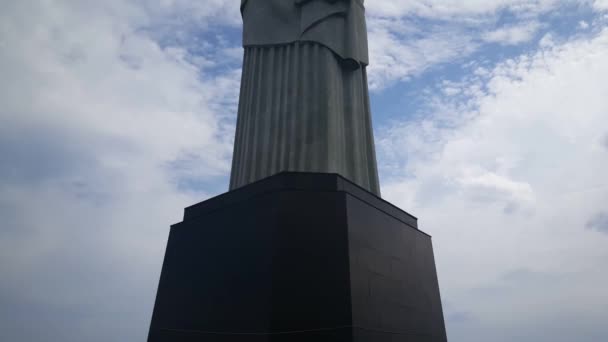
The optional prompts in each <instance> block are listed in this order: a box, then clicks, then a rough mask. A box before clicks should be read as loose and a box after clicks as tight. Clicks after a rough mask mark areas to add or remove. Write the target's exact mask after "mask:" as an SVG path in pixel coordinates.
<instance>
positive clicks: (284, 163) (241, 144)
mask: <svg viewBox="0 0 608 342" xmlns="http://www.w3.org/2000/svg"><path fill="white" fill-rule="evenodd" d="M366 82H367V76H366V70H365V69H364V68H360V69H358V70H350V69H347V68H345V67H343V66H342V64H341V63H340V61H339V59H338V58H337V57H336V56H335V55H334V54H333V53H332V52H331V51H330V50H329V49H327V48H325V47H323V46H321V45H319V44H314V43H294V44H288V45H284V46H276V47H248V48H246V49H245V55H244V62H243V76H242V84H241V95H240V102H239V109H238V110H239V114H238V119H237V129H236V136H235V147H234V157H233V158H234V159H233V163H232V174H231V177H230V188H231V189H236V188H239V187H241V186H244V185H247V184H249V183H251V182H254V181H257V180H259V179H262V178H265V177H268V176H271V175H273V174H276V173H278V172H281V171H301V172H328V173H339V174H341V175H342V176H344V177H346V178H348V179H350V180H351V181H353V182H355V183H357V184H359V185H360V186H362V187H364V188H366V189H368V190H370V191H372V192H374V193H376V194H379V187H378V176H377V167H376V156H375V150H374V142H373V132H372V127H371V113H370V104H369V95H368V90H367V84H366Z"/></svg>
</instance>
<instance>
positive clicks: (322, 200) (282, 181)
mask: <svg viewBox="0 0 608 342" xmlns="http://www.w3.org/2000/svg"><path fill="white" fill-rule="evenodd" d="M359 190H361V189H360V188H358V187H357V186H355V185H353V184H352V183H349V182H348V181H346V180H344V179H342V178H341V177H339V176H337V175H331V174H330V175H328V174H319V175H317V174H301V173H284V174H280V175H277V176H274V177H271V178H268V179H266V180H263V181H260V182H257V183H254V184H251V185H249V186H247V187H244V188H241V189H239V190H236V191H233V192H230V193H227V194H224V195H222V196H218V197H216V198H214V199H211V200H208V201H206V202H203V203H199V204H197V205H195V206H192V207H189V208H187V209H186V211H185V215H184V221H183V222H182V223H179V224H176V225H174V226H173V227H172V228H171V233H170V236H169V241H168V244H167V251H166V254H165V260H164V264H163V270H162V273H161V279H160V284H159V288H158V294H157V299H156V305H155V309H154V314H153V318H152V324H151V328H150V335H149V339H148V340H149V341H151V342H169V341H170V342H189V341H207V342H223V341H230V342H232V341H247V342H258V341H259V342H266V341H281V342H282V341H285V342H287V341H289V342H294V341H375V342H377V341H433V342H439V341H441V342H443V341H446V338H445V327H444V322H443V314H442V311H441V300H440V297H439V287H438V284H437V276H436V271H435V263H434V259H433V250H432V245H431V238H430V237H429V236H428V235H426V234H424V233H422V232H420V231H419V230H418V229H417V228H416V227H417V225H416V224H411V223H412V222H410V221H408V220H414V223H415V218H414V217H413V216H411V215H409V214H407V213H405V212H402V211H401V213H400V214H396V213H392V214H391V213H390V212H391V211H395V210H399V209H398V208H396V207H394V206H392V205H390V204H386V203H385V202H383V201H382V200H380V199H378V198H377V197H375V196H373V195H371V194H369V193H367V194H357V191H359Z"/></svg>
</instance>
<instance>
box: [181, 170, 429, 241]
mask: <svg viewBox="0 0 608 342" xmlns="http://www.w3.org/2000/svg"><path fill="white" fill-rule="evenodd" d="M285 191H289V192H294V191H308V192H343V193H345V194H346V195H348V196H352V197H354V198H356V199H358V200H360V201H363V202H365V203H367V204H369V205H371V206H373V207H375V208H376V209H378V210H380V211H382V212H384V213H386V214H388V215H390V216H392V217H394V218H395V219H397V220H399V221H401V222H403V223H405V224H406V225H407V226H409V227H411V228H413V229H416V230H418V219H417V218H416V217H415V216H413V215H411V214H408V213H407V212H405V211H403V210H401V209H399V208H398V207H396V206H394V205H393V204H391V203H389V202H387V201H385V200H383V199H382V198H380V197H378V196H376V195H374V194H372V193H371V192H369V191H367V190H365V189H363V188H361V187H359V186H358V185H356V184H354V183H353V182H351V181H349V180H347V179H346V178H344V177H342V176H340V175H338V174H334V173H303V172H282V173H278V174H276V175H273V176H270V177H268V178H265V179H262V180H260V181H257V182H255V183H252V184H249V185H246V186H244V187H241V188H238V189H235V190H233V191H230V192H227V193H224V194H221V195H219V196H216V197H213V198H211V199H208V200H206V201H203V202H200V203H198V204H195V205H192V206H190V207H187V208H186V209H185V210H184V221H187V220H190V219H193V218H195V217H198V216H201V215H204V214H208V213H209V212H212V211H215V210H224V209H226V208H227V207H230V206H232V205H237V204H239V203H240V202H243V201H250V200H255V198H258V197H261V196H265V195H267V194H270V193H277V192H285Z"/></svg>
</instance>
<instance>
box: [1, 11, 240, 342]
mask: <svg viewBox="0 0 608 342" xmlns="http://www.w3.org/2000/svg"><path fill="white" fill-rule="evenodd" d="M216 3H217V4H216V5H217V6H216V7H217V8H220V9H222V8H225V7H226V6H224V5H223V2H221V1H220V2H216ZM189 4H191V5H192V6H194V7H196V8H193V9H192V10H191V11H190V12H191V13H190V14H191V15H192V16H193V18H192V17H190V19H187V20H186V19H184V20H186V21H188V22H195V21H196V20H203V19H204V18H207V17H208V16H213V15H217V14H218V12H217V8H215V10H214V6H215V5H214V6H211V5H210V4H209V3H208V2H205V6H202V5H200V4H199V5H196V4H192V3H189ZM181 5H182V2H168V1H166V2H163V3H162V4H161V7H163V10H166V9H167V7H171V8H173V9H174V10H175V11H183V8H180V6H181ZM183 5H186V3H185V2H184V3H183ZM186 9H188V8H187V7H186ZM199 9H200V11H199V12H197V10H199ZM203 10H204V11H203ZM169 12H171V11H169ZM220 12H221V11H220ZM235 17H236V18H238V9H237V11H236V12H235ZM181 18H184V16H182V17H181ZM218 20H219V19H218ZM170 22H171V20H169V19H166V18H163V17H162V16H161V13H160V12H153V11H151V10H150V9H149V8H146V7H145V6H144V7H142V6H140V5H139V3H133V2H127V1H104V2H97V1H87V2H72V1H60V2H48V1H46V2H38V1H17V2H10V3H7V4H3V9H2V11H1V12H0V42H1V45H2V49H0V74H1V75H2V78H1V79H0V177H1V178H2V181H1V182H0V216H1V217H2V219H3V222H2V229H1V230H0V259H1V260H2V263H0V273H2V282H1V283H0V301H1V302H2V303H3V305H2V309H0V340H7V341H9V340H13V341H14V340H28V341H83V340H87V341H108V340H116V338H119V339H124V340H144V339H145V336H146V334H147V330H146V329H147V326H148V324H149V317H150V314H151V312H152V305H153V301H154V295H155V290H156V286H157V282H158V274H159V272H160V265H161V262H162V255H163V251H164V246H165V242H166V237H167V234H168V227H169V224H172V223H175V222H177V221H178V220H179V219H180V215H181V208H183V207H184V206H186V205H190V204H193V203H195V201H197V200H201V199H203V198H204V197H205V196H208V192H216V191H221V190H223V189H221V184H220V185H218V186H216V187H215V188H214V187H205V189H206V190H205V191H203V189H200V187H199V189H198V191H196V190H193V191H194V192H195V193H190V192H182V191H180V189H179V188H180V186H181V185H180V184H181V183H182V182H209V181H210V180H214V181H215V182H218V180H219V179H221V178H218V177H225V175H226V173H227V172H228V170H229V158H230V154H231V152H232V151H231V141H232V137H233V127H232V125H233V123H232V122H233V119H234V114H235V105H236V99H237V92H238V88H239V87H238V82H239V76H240V75H239V67H240V66H239V65H238V57H236V56H235V46H232V45H229V44H227V45H226V46H225V47H222V46H218V45H215V46H214V49H212V50H209V51H202V52H201V53H200V54H199V55H197V56H194V55H192V54H190V53H189V51H188V50H186V49H185V48H183V47H181V46H180V44H172V43H171V42H169V43H166V42H165V43H164V44H159V43H158V41H157V40H156V38H157V37H158V36H162V37H170V36H171V34H170V29H171V25H170ZM164 25H166V26H164ZM150 27H154V28H156V29H155V30H154V32H152V30H150V29H149V28H150ZM163 31H164V33H162V32H163ZM161 33H162V34H161ZM236 47H238V45H236ZM219 56H222V58H219ZM226 56H229V57H228V58H227V57H226ZM216 68H219V69H220V70H221V73H218V72H217V70H216ZM192 187H193V186H190V187H189V188H192ZM25 321H27V322H28V324H27V326H24V323H23V322H25ZM117 336H120V337H117Z"/></svg>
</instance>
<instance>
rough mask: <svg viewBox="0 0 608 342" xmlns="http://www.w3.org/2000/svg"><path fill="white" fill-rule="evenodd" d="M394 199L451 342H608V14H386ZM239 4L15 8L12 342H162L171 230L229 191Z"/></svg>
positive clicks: (487, 4) (386, 152) (415, 1)
mask: <svg viewBox="0 0 608 342" xmlns="http://www.w3.org/2000/svg"><path fill="white" fill-rule="evenodd" d="M367 8H368V11H367V18H368V29H369V38H370V53H371V65H370V67H369V76H370V77H369V78H370V83H371V88H372V94H371V97H372V106H373V108H372V110H373V114H374V126H375V127H374V128H375V135H376V144H377V150H378V156H379V159H378V163H379V168H380V178H381V185H382V193H383V196H384V198H386V199H387V200H389V201H391V202H393V203H395V204H396V205H398V206H400V207H401V208H403V209H404V210H406V211H408V212H411V213H412V214H414V215H416V216H418V217H419V218H420V226H421V228H422V229H423V230H424V231H426V232H428V233H430V234H431V235H433V237H434V247H435V254H436V261H437V267H438V273H439V280H440V285H441V293H442V298H443V301H444V310H445V317H446V324H447V329H448V337H449V339H450V341H456V342H458V341H462V342H476V341H480V342H482V341H483V342H487V341H496V342H501V341H505V342H506V341H523V342H526V341H530V342H543V341H551V342H559V341H568V342H569V341H582V342H597V341H606V340H608V329H606V320H607V319H608V291H607V290H606V289H605V284H606V283H608V272H606V264H608V181H607V180H606V176H605V175H606V174H608V97H607V96H606V94H608V82H606V80H607V79H608V2H607V1H606V0H580V1H574V0H571V1H568V0H564V1H556V0H493V1H490V0H487V1H483V0H460V1H456V0H408V1H405V0H402V1H400V0H397V1H395V0H374V1H371V0H370V1H367ZM240 29H241V28H240V17H239V13H238V2H237V1H228V0H205V1H193V0H166V1H149V0H131V1H128V0H106V1H93V0H78V1H71V0H49V1H31V0H20V1H8V2H3V3H2V4H1V5H0V218H1V219H2V220H1V221H2V223H1V224H0V274H1V277H0V340H2V341H144V340H145V338H146V335H147V329H148V325H149V320H150V315H151V313H152V308H153V303H154V296H155V292H156V286H157V283H158V277H159V274H160V267H161V263H162V257H163V253H164V248H165V244H166V239H167V236H168V227H169V225H170V224H172V223H175V222H178V221H180V219H181V215H182V209H183V208H184V207H185V206H188V205H191V204H193V203H196V202H198V201H201V200H204V199H206V198H209V197H211V196H214V195H217V194H220V193H222V192H224V191H226V189H227V179H228V174H229V169H230V161H231V153H232V138H233V134H234V125H235V119H236V118H235V112H236V105H237V101H238V90H239V80H240V63H241V58H242V49H241V47H240Z"/></svg>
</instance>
